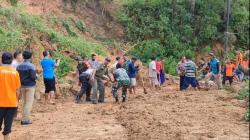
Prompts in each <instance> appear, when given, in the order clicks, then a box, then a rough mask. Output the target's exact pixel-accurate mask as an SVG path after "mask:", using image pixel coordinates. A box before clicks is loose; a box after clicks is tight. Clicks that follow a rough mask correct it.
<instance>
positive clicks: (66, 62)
mask: <svg viewBox="0 0 250 140" xmlns="http://www.w3.org/2000/svg"><path fill="white" fill-rule="evenodd" d="M55 58H56V59H60V60H61V62H60V65H59V68H58V69H57V70H56V74H57V76H58V77H59V79H60V78H61V77H64V76H65V75H67V74H68V73H69V72H70V71H72V70H73V66H72V60H71V59H69V58H68V57H65V56H64V55H62V54H61V53H56V54H55Z"/></svg>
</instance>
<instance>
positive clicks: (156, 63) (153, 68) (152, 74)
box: [148, 56, 166, 89]
mask: <svg viewBox="0 0 250 140" xmlns="http://www.w3.org/2000/svg"><path fill="white" fill-rule="evenodd" d="M148 76H149V81H150V85H151V87H152V88H153V89H159V88H160V86H161V85H163V84H164V83H165V81H166V77H165V71H164V62H163V60H162V59H159V60H157V58H156V57H154V56H153V57H152V58H151V62H150V63H149V66H148Z"/></svg>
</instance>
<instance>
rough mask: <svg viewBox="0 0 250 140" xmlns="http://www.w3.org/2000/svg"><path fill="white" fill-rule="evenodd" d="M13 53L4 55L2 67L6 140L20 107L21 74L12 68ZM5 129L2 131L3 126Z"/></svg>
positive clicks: (0, 118)
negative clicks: (18, 106)
mask: <svg viewBox="0 0 250 140" xmlns="http://www.w3.org/2000/svg"><path fill="white" fill-rule="evenodd" d="M12 60H13V57H12V54H11V53H3V55H2V66H0V85H1V88H0V131H2V130H3V132H2V134H3V135H4V140H9V139H10V133H11V127H12V123H13V119H14V116H15V114H16V111H17V105H18V92H17V90H19V88H20V86H21V82H20V77H19V73H18V72H17V71H16V70H15V69H14V68H12V67H11V63H12ZM3 123H4V128H3V129H2V124H3Z"/></svg>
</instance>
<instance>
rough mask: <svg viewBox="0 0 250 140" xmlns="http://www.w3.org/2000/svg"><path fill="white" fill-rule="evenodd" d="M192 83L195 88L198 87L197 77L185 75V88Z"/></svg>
mask: <svg viewBox="0 0 250 140" xmlns="http://www.w3.org/2000/svg"><path fill="white" fill-rule="evenodd" d="M189 85H191V86H192V87H193V88H196V87H197V80H196V78H195V77H185V78H184V89H187V88H188V87H189Z"/></svg>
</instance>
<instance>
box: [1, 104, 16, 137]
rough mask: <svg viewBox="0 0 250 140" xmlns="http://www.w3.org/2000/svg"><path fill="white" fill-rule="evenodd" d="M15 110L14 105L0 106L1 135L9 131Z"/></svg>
mask: <svg viewBox="0 0 250 140" xmlns="http://www.w3.org/2000/svg"><path fill="white" fill-rule="evenodd" d="M16 112H17V108H16V107H0V131H1V130H2V124H3V122H4V130H3V135H8V134H9V133H11V127H12V123H13V119H14V115H15V114H16Z"/></svg>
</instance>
